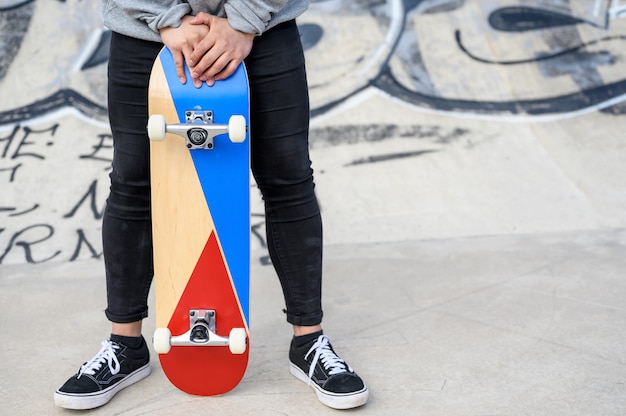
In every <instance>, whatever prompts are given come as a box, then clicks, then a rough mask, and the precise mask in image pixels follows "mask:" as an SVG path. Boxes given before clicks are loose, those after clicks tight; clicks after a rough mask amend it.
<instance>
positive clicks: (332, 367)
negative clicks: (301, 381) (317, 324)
mask: <svg viewBox="0 0 626 416" xmlns="http://www.w3.org/2000/svg"><path fill="white" fill-rule="evenodd" d="M313 351H315V355H314V356H313V361H311V366H310V367H309V385H310V384H311V379H312V378H313V373H314V372H315V367H316V366H317V363H318V361H321V363H322V365H323V366H324V369H325V370H326V371H327V372H328V375H335V374H340V373H345V372H347V371H352V369H351V368H350V366H348V365H347V364H346V362H345V361H344V360H342V359H341V358H339V357H338V356H337V354H335V353H334V352H333V350H332V349H331V348H330V342H329V340H328V337H327V336H326V335H320V336H319V338H317V341H315V343H314V344H313V346H312V347H311V349H310V350H309V352H307V353H306V355H305V356H304V359H305V360H306V359H307V358H308V357H309V355H311V353H312V352H313Z"/></svg>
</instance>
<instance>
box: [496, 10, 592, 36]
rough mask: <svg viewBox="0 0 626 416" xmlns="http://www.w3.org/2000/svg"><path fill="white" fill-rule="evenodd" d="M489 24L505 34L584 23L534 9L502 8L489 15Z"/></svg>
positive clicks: (559, 14)
mask: <svg viewBox="0 0 626 416" xmlns="http://www.w3.org/2000/svg"><path fill="white" fill-rule="evenodd" d="M488 21H489V24H490V25H491V27H493V28H494V29H496V30H500V31H503V32H526V31H530V30H540V29H549V28H555V27H560V26H572V25H576V24H578V23H584V21H583V20H581V19H577V18H575V17H571V16H567V15H564V14H561V13H557V12H553V11H549V10H543V9H536V8H534V7H523V6H522V7H502V8H500V9H497V10H494V11H493V12H491V14H489V18H488Z"/></svg>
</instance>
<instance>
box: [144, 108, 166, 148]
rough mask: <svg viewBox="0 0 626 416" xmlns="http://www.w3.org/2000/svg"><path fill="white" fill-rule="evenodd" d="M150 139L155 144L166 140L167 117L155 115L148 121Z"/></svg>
mask: <svg viewBox="0 0 626 416" xmlns="http://www.w3.org/2000/svg"><path fill="white" fill-rule="evenodd" d="M148 137H149V138H150V140H152V141H153V142H160V141H162V140H165V117H164V116H163V115H161V114H155V115H152V116H150V118H149V119H148Z"/></svg>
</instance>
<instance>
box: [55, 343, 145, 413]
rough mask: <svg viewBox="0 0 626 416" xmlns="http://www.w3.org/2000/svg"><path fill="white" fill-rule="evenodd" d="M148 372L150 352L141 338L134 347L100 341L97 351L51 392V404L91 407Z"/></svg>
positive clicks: (69, 407) (68, 406)
mask: <svg viewBox="0 0 626 416" xmlns="http://www.w3.org/2000/svg"><path fill="white" fill-rule="evenodd" d="M149 374H150V352H149V351H148V346H147V345H146V342H145V340H143V341H142V346H141V348H139V349H137V350H133V349H131V348H128V347H127V346H125V345H123V344H120V343H117V342H113V341H110V340H106V341H102V348H101V349H100V352H98V354H96V356H95V357H93V358H92V359H91V361H89V362H86V363H85V364H83V365H82V366H81V367H80V370H78V373H76V374H75V375H73V376H72V377H71V378H70V379H69V380H67V381H66V382H65V384H64V385H63V386H61V387H60V388H59V389H58V390H57V391H56V392H55V393H54V403H55V404H56V405H57V406H60V407H64V408H66V409H93V408H95V407H99V406H102V405H104V404H107V403H108V402H109V400H111V398H112V397H113V396H114V395H115V394H116V393H117V392H119V391H120V390H122V389H123V388H125V387H128V386H130V385H131V384H134V383H136V382H138V381H139V380H141V379H143V378H145V377H147V376H148V375H149Z"/></svg>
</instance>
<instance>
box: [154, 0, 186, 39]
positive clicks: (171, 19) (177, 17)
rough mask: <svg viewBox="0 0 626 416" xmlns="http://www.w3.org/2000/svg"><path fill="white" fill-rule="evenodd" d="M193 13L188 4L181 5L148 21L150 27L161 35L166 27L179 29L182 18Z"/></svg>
mask: <svg viewBox="0 0 626 416" xmlns="http://www.w3.org/2000/svg"><path fill="white" fill-rule="evenodd" d="M189 13H191V7H190V6H189V4H187V3H181V4H178V5H176V6H173V7H171V8H170V9H168V10H167V11H165V12H163V13H161V14H159V15H157V16H154V17H151V18H148V19H146V23H147V24H148V27H149V28H150V29H151V30H152V31H154V32H156V33H159V32H160V30H161V29H163V28H164V27H178V26H180V22H181V20H182V18H183V17H184V16H186V15H188V14H189Z"/></svg>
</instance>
